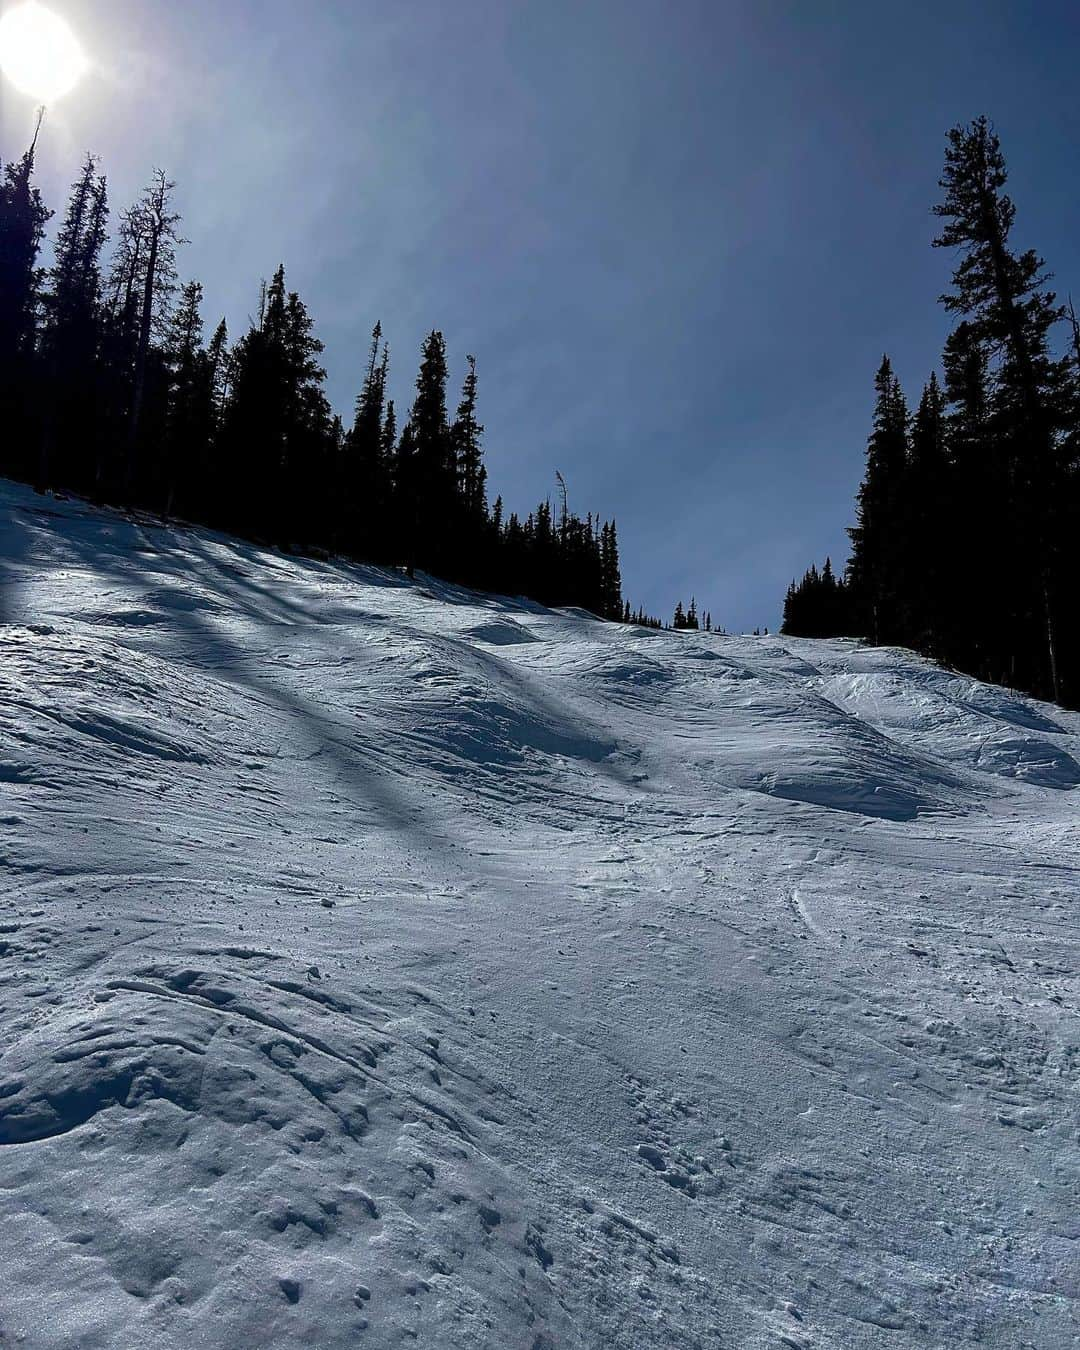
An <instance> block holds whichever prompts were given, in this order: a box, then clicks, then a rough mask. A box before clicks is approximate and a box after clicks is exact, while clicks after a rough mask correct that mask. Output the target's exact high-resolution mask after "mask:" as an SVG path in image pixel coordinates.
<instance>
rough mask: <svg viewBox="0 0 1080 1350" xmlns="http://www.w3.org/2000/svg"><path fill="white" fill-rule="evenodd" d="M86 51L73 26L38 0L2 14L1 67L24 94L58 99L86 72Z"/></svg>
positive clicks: (47, 100) (41, 99)
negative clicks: (73, 30) (72, 28)
mask: <svg viewBox="0 0 1080 1350" xmlns="http://www.w3.org/2000/svg"><path fill="white" fill-rule="evenodd" d="M87 65H88V62H87V59H86V54H85V53H84V51H83V49H82V46H81V45H80V43H79V40H78V38H77V37H76V36H75V34H74V33H73V32H72V30H71V26H70V25H69V24H68V23H67V21H66V20H65V19H63V18H61V16H60V15H59V14H56V13H54V12H53V11H52V10H51V9H47V8H46V7H45V6H44V5H40V4H38V3H37V0H27V2H26V3H24V4H19V5H16V6H15V7H14V8H12V9H9V10H8V11H7V13H6V14H5V15H4V16H3V18H0V70H2V71H3V73H4V74H5V75H6V76H7V78H8V79H9V80H10V81H11V83H12V84H13V85H14V86H15V87H16V89H18V90H20V92H22V93H24V94H28V95H29V96H30V97H31V98H34V99H37V100H38V102H40V103H55V102H56V100H57V99H60V98H63V96H64V95H65V94H69V93H70V92H71V91H72V89H74V88H75V86H76V85H77V84H78V82H79V80H80V79H81V78H82V76H83V75H84V73H85V72H86V68H87Z"/></svg>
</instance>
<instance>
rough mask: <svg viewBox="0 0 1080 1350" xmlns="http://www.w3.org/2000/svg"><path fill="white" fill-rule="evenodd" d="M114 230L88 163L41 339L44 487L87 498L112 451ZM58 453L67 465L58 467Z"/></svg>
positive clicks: (100, 182)
mask: <svg viewBox="0 0 1080 1350" xmlns="http://www.w3.org/2000/svg"><path fill="white" fill-rule="evenodd" d="M107 222H108V190H107V187H106V183H105V179H104V177H103V176H102V175H100V174H99V173H98V171H97V161H96V160H95V159H94V158H93V157H92V156H91V155H87V157H86V159H85V161H84V163H83V167H82V171H81V173H80V174H79V177H78V178H77V179H76V181H75V183H74V184H73V186H72V189H71V199H70V202H69V204H68V209H67V213H66V215H65V217H64V223H63V225H62V226H61V227H60V230H59V233H58V235H57V239H56V247H55V250H54V262H53V267H52V271H51V273H50V276H49V281H50V284H49V289H48V292H47V294H46V296H45V304H44V310H45V327H44V332H43V335H42V342H41V349H42V363H43V376H44V379H45V383H46V386H47V388H48V389H49V390H50V397H49V398H48V400H47V401H46V407H45V419H44V426H43V428H42V438H41V461H40V466H39V471H38V481H39V484H40V485H41V486H42V487H46V486H48V485H49V484H50V483H51V482H52V480H53V477H54V473H55V475H56V476H57V477H58V480H59V481H60V482H62V483H65V484H67V485H68V486H70V487H74V488H78V489H80V490H82V491H95V492H96V491H97V490H98V489H99V487H100V484H101V480H102V477H103V473H104V467H105V466H104V460H105V455H106V453H107V450H108V435H107V428H104V427H103V426H102V425H101V423H102V417H103V413H104V408H105V404H104V401H103V398H102V391H101V388H100V383H101V379H102V371H101V367H100V356H101V344H102V304H103V299H102V278H101V251H102V249H103V247H104V245H105V238H106V229H107ZM57 453H59V455H60V456H61V461H60V463H58V464H55V465H54V464H53V462H52V461H53V459H54V457H55V455H56V454H57Z"/></svg>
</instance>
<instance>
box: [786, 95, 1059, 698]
mask: <svg viewBox="0 0 1080 1350" xmlns="http://www.w3.org/2000/svg"><path fill="white" fill-rule="evenodd" d="M1005 183H1006V167H1005V160H1004V156H1003V154H1002V150H1001V145H1000V142H999V139H998V137H997V135H996V134H995V132H994V130H993V128H992V127H991V126H990V124H989V123H988V122H987V120H986V118H984V117H982V118H979V119H978V120H977V121H975V122H972V123H971V124H970V125H968V126H958V127H955V128H954V129H953V130H952V131H951V132H950V133H949V138H948V146H947V150H946V158H945V169H944V173H943V175H942V178H941V188H942V194H943V195H942V200H941V202H940V203H939V204H938V205H937V206H935V208H934V210H935V214H936V215H937V216H938V217H939V218H940V219H941V221H942V228H941V232H940V234H939V236H938V238H937V239H935V241H934V243H935V245H936V246H937V247H939V248H948V249H952V250H955V251H956V255H957V263H956V267H955V269H954V272H953V278H952V288H951V289H950V290H949V291H948V292H947V293H946V294H945V295H944V296H942V297H941V300H942V303H943V305H944V306H945V308H946V310H947V311H948V312H949V313H950V314H954V315H955V316H956V317H957V323H956V326H955V328H954V329H953V331H952V333H951V334H950V335H949V338H948V340H947V342H946V344H945V350H944V354H943V357H942V374H943V379H942V380H939V379H938V376H937V374H936V373H933V374H931V376H930V378H929V380H928V381H927V384H926V386H925V388H924V389H923V391H922V395H921V398H920V400H919V404H918V407H917V408H916V410H915V412H914V414H912V413H911V412H910V410H909V407H908V404H907V401H906V399H905V397H904V393H903V391H902V389H901V387H900V382H899V380H898V379H897V377H896V375H895V374H894V372H893V370H892V367H891V364H890V362H889V360H888V358H887V357H886V358H885V359H884V360H883V361H882V363H881V366H880V368H879V369H878V372H877V376H876V378H875V391H876V401H875V407H874V421H873V429H872V431H871V435H870V439H869V442H868V445H867V452H866V470H865V474H864V477H863V481H862V484H861V486H860V488H859V492H858V497H857V500H856V512H855V524H854V526H853V527H852V528H851V530H850V531H849V534H850V537H851V558H850V560H849V562H848V565H847V575H846V578H845V579H844V580H843V581H841V580H840V579H838V578H835V577H833V575H832V568H831V565H830V564H828V563H827V564H826V568H825V570H824V571H823V572H821V573H819V572H817V570H816V568H811V569H810V570H809V571H808V572H807V573H806V575H805V576H804V577H803V579H802V581H801V582H798V583H796V582H793V583H792V586H791V588H790V589H789V591H788V595H787V601H786V603H785V608H784V631H785V632H788V633H792V634H798V635H805V636H834V635H852V636H860V637H865V638H867V639H868V640H869V641H871V642H874V643H895V644H902V645H905V646H910V647H914V648H915V649H917V650H918V651H921V652H923V653H925V654H926V655H929V656H932V657H935V658H937V659H938V660H940V661H942V662H945V663H946V664H949V665H951V666H953V667H955V668H957V669H960V670H963V671H966V672H969V673H971V674H973V675H976V676H978V677H979V678H981V679H987V680H994V681H998V682H1001V683H1005V684H1009V685H1012V686H1013V687H1015V688H1019V689H1023V690H1025V691H1028V692H1030V693H1033V694H1036V695H1038V696H1040V697H1045V698H1052V699H1055V700H1058V701H1060V702H1064V703H1067V704H1071V705H1072V706H1078V705H1080V625H1078V623H1077V611H1076V606H1077V594H1078V583H1080V326H1078V324H1077V322H1076V318H1075V315H1074V314H1073V312H1072V308H1071V305H1070V306H1069V307H1068V308H1066V307H1065V306H1063V305H1061V304H1059V303H1058V301H1057V298H1056V296H1055V295H1054V293H1053V291H1052V290H1051V289H1050V287H1049V281H1050V277H1049V274H1048V273H1047V272H1046V270H1045V264H1044V262H1043V260H1042V258H1040V257H1039V256H1038V254H1037V253H1035V252H1034V251H1032V250H1028V251H1025V252H1021V251H1018V250H1017V249H1016V248H1015V246H1014V245H1013V243H1012V240H1011V233H1012V228H1013V222H1014V218H1015V214H1016V209H1015V206H1014V205H1013V202H1012V200H1011V199H1010V198H1009V196H1008V195H1007V193H1006V192H1005ZM1067 321H1068V322H1067ZM1055 332H1059V333H1063V334H1064V335H1065V337H1066V341H1065V343H1064V344H1062V348H1061V349H1055V346H1054V343H1053V336H1054V334H1055ZM826 574H828V575H826Z"/></svg>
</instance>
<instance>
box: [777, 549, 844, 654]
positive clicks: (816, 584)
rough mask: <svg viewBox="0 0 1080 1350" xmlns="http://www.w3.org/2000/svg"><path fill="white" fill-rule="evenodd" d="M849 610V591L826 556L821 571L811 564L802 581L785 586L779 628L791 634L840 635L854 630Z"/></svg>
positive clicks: (804, 635) (801, 635) (797, 635)
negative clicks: (786, 589)
mask: <svg viewBox="0 0 1080 1350" xmlns="http://www.w3.org/2000/svg"><path fill="white" fill-rule="evenodd" d="M851 611H852V606H851V595H850V591H849V589H848V587H847V585H846V584H845V583H844V580H843V578H842V577H837V576H836V575H835V573H834V572H833V565H832V559H831V558H826V559H825V566H824V567H823V568H822V569H821V571H820V572H819V571H818V569H817V566H816V565H814V564H812V565H811V566H810V569H809V570H808V571H807V572H806V573H805V574H804V575H803V579H802V580H801V581H799V582H796V581H793V582H792V583H791V585H790V586H789V587H788V592H787V595H786V596H785V598H784V622H783V625H782V627H781V630H780V631H781V632H783V633H788V634H790V635H791V636H792V637H840V636H843V635H845V634H849V633H851V632H852V631H853V630H854V627H855V624H854V619H853V615H852V612H851Z"/></svg>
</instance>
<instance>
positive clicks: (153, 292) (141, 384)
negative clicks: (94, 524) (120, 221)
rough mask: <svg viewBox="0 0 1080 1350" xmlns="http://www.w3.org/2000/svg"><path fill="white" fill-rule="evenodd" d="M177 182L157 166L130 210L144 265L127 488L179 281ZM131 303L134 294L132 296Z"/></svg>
mask: <svg viewBox="0 0 1080 1350" xmlns="http://www.w3.org/2000/svg"><path fill="white" fill-rule="evenodd" d="M175 188H176V184H175V183H171V182H169V180H168V179H167V178H166V176H165V174H164V173H162V171H161V170H160V169H158V170H156V171H155V173H154V176H153V178H152V179H151V181H150V184H149V186H148V187H147V188H146V190H145V192H144V193H143V195H142V198H141V199H140V201H139V203H138V205H137V206H136V207H135V208H134V210H133V212H132V213H131V214H130V215H129V229H130V230H131V231H132V233H133V235H134V236H135V239H136V240H137V245H136V247H135V250H134V255H133V256H134V258H135V259H138V264H137V266H138V267H139V268H140V270H139V271H137V272H136V273H135V275H134V276H133V280H137V281H138V283H139V289H140V294H139V297H138V305H139V308H138V322H137V327H136V332H135V359H134V365H133V368H132V393H131V411H130V416H129V419H128V437H127V461H126V465H125V471H124V481H125V489H126V491H128V492H130V491H131V489H132V486H133V484H134V478H135V473H136V467H137V459H138V453H139V433H140V424H141V421H142V417H143V411H144V407H145V403H146V390H147V376H148V371H149V369H150V341H151V337H152V336H153V333H154V328H155V325H159V331H160V326H163V325H164V323H165V322H166V321H167V318H168V305H169V300H170V298H171V296H172V292H173V288H174V286H175V282H176V245H177V244H178V243H180V242H182V241H181V240H180V237H179V235H178V234H177V233H176V226H177V225H178V223H179V221H180V216H179V214H178V213H177V212H175V211H173V210H172V194H173V192H174V190H175ZM129 303H130V299H129Z"/></svg>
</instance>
